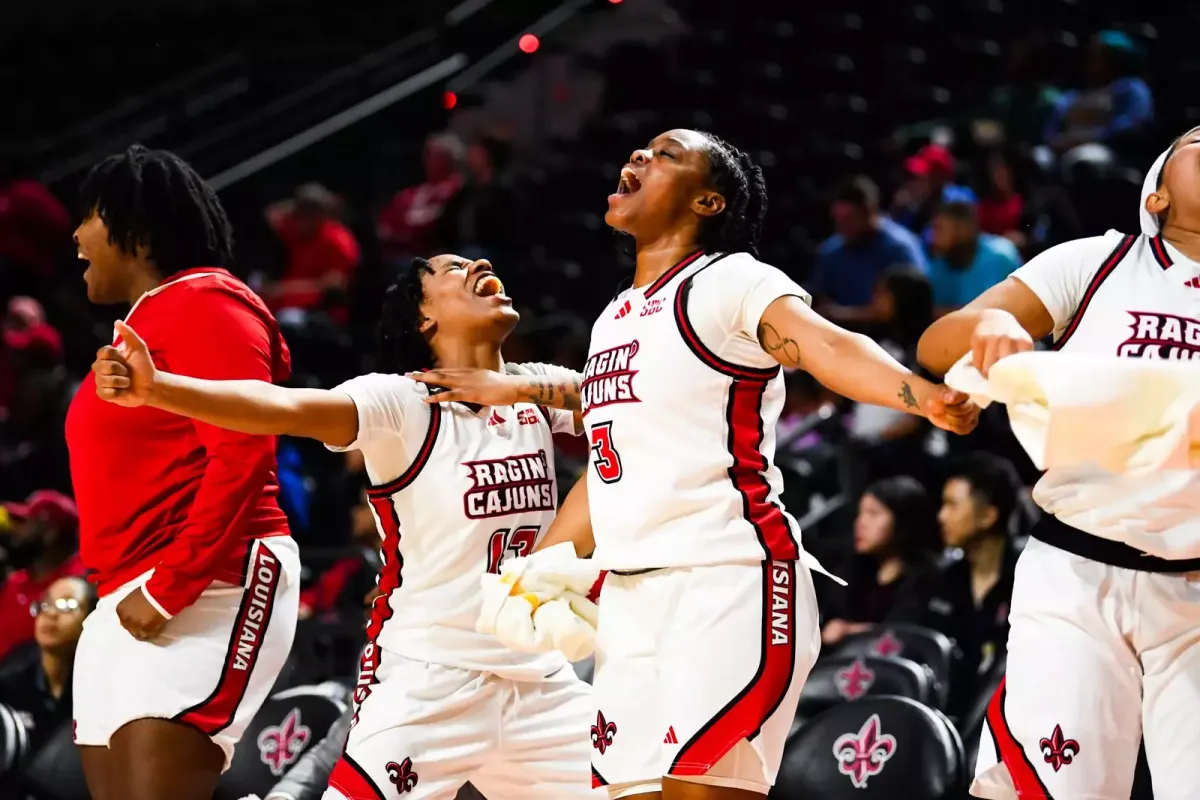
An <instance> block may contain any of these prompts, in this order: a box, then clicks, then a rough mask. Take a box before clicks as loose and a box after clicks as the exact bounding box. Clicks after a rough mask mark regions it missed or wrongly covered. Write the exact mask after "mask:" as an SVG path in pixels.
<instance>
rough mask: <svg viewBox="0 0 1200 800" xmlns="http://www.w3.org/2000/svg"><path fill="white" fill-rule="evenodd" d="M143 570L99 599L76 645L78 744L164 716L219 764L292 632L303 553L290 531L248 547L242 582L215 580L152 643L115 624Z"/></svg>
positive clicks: (103, 743) (273, 674)
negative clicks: (213, 749)
mask: <svg viewBox="0 0 1200 800" xmlns="http://www.w3.org/2000/svg"><path fill="white" fill-rule="evenodd" d="M150 574H151V573H146V574H145V575H142V576H140V577H138V578H136V579H134V580H132V581H130V582H129V583H127V584H125V585H124V586H122V587H121V588H120V589H117V590H116V591H114V592H112V593H111V594H108V595H105V596H104V597H102V598H101V599H100V602H99V604H98V605H97V606H96V610H95V611H93V612H92V613H91V614H90V615H88V617H87V619H86V620H84V623H83V635H82V636H81V637H80V639H79V647H78V649H77V650H76V651H75V668H74V671H73V678H72V680H73V693H74V705H75V709H74V711H75V742H76V743H77V744H79V745H94V746H99V747H107V746H108V743H109V738H110V737H111V736H112V735H113V734H114V733H116V732H117V730H118V729H120V728H121V727H122V726H124V725H125V724H126V723H128V722H132V721H134V720H137V719H147V718H152V719H171V720H176V721H178V722H180V723H183V724H186V725H190V726H191V727H193V728H196V729H197V730H199V731H201V732H202V733H205V734H207V735H208V736H209V737H211V738H212V740H213V742H215V743H216V744H217V745H218V746H220V748H221V749H222V750H224V751H225V767H226V768H228V767H229V762H230V760H231V759H232V758H233V748H234V745H236V744H237V742H238V739H240V738H241V736H242V732H243V731H244V730H245V729H246V726H247V725H248V724H249V723H250V720H251V719H252V718H253V717H254V715H255V714H256V713H258V709H259V707H260V706H261V705H262V704H263V702H264V701H265V700H266V699H267V695H268V694H269V693H270V691H271V687H272V686H274V684H275V679H276V678H277V677H278V676H279V671H280V669H282V667H283V664H284V662H285V661H286V659H287V656H288V652H289V651H290V650H291V648H292V639H293V638H294V636H295V633H296V615H297V612H298V610H299V606H300V555H299V550H298V549H297V547H296V542H295V541H294V540H293V539H292V538H291V537H288V536H278V537H273V538H270V539H263V540H259V541H257V542H255V543H254V544H253V545H252V546H251V550H250V557H249V559H248V561H247V567H246V579H245V582H244V584H243V585H242V586H234V585H231V584H225V583H214V584H213V585H212V586H210V587H209V588H208V589H206V590H205V591H204V593H203V594H201V595H200V597H199V599H197V600H196V602H195V603H193V604H192V605H190V606H188V607H187V608H185V609H184V610H183V611H181V612H179V614H177V615H176V616H175V617H173V618H172V619H171V620H170V621H169V622H167V625H166V627H165V628H164V629H163V633H162V635H161V636H159V637H158V638H157V639H155V640H154V641H152V642H142V641H138V640H137V639H135V638H133V637H132V636H131V635H130V634H129V632H128V631H126V630H125V629H124V628H122V627H121V622H120V620H119V619H118V618H117V611H116V609H117V604H118V603H119V602H121V599H122V598H124V597H125V596H126V595H128V594H129V593H130V592H132V591H133V590H134V589H137V588H139V587H140V586H141V585H142V584H143V583H145V582H146V581H147V580H148V579H149V577H150Z"/></svg>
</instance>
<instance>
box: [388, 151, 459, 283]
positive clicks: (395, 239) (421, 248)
mask: <svg viewBox="0 0 1200 800" xmlns="http://www.w3.org/2000/svg"><path fill="white" fill-rule="evenodd" d="M463 161H464V152H463V144H462V141H461V140H460V139H459V138H458V137H457V136H455V135H454V134H451V133H439V134H435V135H433V136H430V137H429V138H428V139H426V140H425V154H424V167H425V180H424V181H422V182H421V183H419V184H417V185H416V186H410V187H408V188H407V189H403V190H401V191H400V192H397V193H396V195H395V196H394V197H392V199H391V201H390V202H389V203H388V204H387V205H386V206H384V207H383V209H382V210H381V211H380V212H379V215H378V216H377V217H376V220H375V231H376V234H377V235H378V236H379V244H380V246H381V247H382V249H383V257H384V259H385V260H386V261H388V262H389V263H393V264H400V263H408V262H409V261H410V260H411V259H412V257H413V256H420V255H428V254H429V253H436V252H441V251H443V250H449V249H453V248H451V247H450V245H451V242H450V241H449V238H450V236H449V233H448V231H447V228H448V225H447V224H446V223H445V222H444V221H443V215H444V212H445V209H446V204H447V203H449V202H450V201H451V200H452V199H454V196H455V195H457V194H458V193H459V191H460V190H461V189H462V187H463V179H464V176H463V172H462V166H463Z"/></svg>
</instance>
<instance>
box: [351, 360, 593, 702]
mask: <svg viewBox="0 0 1200 800" xmlns="http://www.w3.org/2000/svg"><path fill="white" fill-rule="evenodd" d="M335 391H339V392H344V393H346V394H348V395H349V396H350V397H351V398H353V400H354V402H355V405H356V406H357V407H358V418H359V435H358V440H357V441H355V442H354V443H353V444H352V445H350V446H349V447H347V448H342V449H357V450H361V451H362V452H363V456H364V462H365V464H366V469H367V474H368V477H369V478H370V480H371V484H372V486H371V488H369V489H368V490H367V497H368V500H369V502H370V505H371V509H372V511H373V512H374V515H375V518H376V522H377V524H378V528H379V533H380V536H381V538H382V540H383V541H382V549H381V555H382V560H383V566H382V567H381V568H380V574H379V589H380V591H381V593H382V596H381V597H379V598H378V599H377V600H376V601H375V604H374V606H373V607H372V610H371V616H370V620H369V621H368V624H367V634H368V644H367V646H366V648H365V650H364V654H363V656H362V661H361V664H360V673H361V674H360V676H359V686H358V689H357V693H356V699H357V700H358V701H359V702H361V701H362V700H363V699H365V694H367V693H369V692H370V690H371V687H372V686H373V685H374V682H375V677H374V676H375V671H376V669H377V668H378V666H379V660H380V659H381V658H386V657H387V654H388V653H389V652H390V653H398V654H400V655H402V656H404V657H406V658H410V659H414V660H417V661H427V662H430V663H434V664H441V665H445V666H451V667H459V668H462V669H471V670H481V671H486V672H491V673H494V674H497V675H500V676H502V677H509V678H513V679H515V680H541V679H543V678H545V677H546V676H548V675H550V674H552V673H553V672H555V671H556V670H558V669H560V668H562V667H563V666H564V665H565V664H566V661H565V660H564V659H563V657H562V655H561V654H559V653H549V654H528V653H518V652H516V651H514V650H511V649H509V648H507V647H505V646H504V645H502V644H501V643H500V642H499V641H498V640H497V639H496V638H495V637H494V636H490V635H485V634H481V633H478V632H476V630H475V624H476V621H477V619H478V617H479V611H480V606H481V596H480V591H481V590H480V581H479V577H480V575H481V574H482V573H484V572H497V571H499V568H500V564H501V563H502V562H503V560H504V559H506V558H509V557H515V556H523V555H528V554H529V553H530V552H531V551H532V550H533V547H534V545H535V544H536V543H537V542H538V541H539V540H540V539H541V537H542V535H543V534H544V533H545V532H546V529H547V528H548V527H549V525H550V522H551V520H553V518H554V512H555V507H556V505H557V500H558V489H557V485H556V481H555V473H554V445H553V441H552V437H553V433H554V432H567V433H574V432H575V430H574V427H575V423H574V417H573V415H572V414H571V413H570V412H565V411H559V410H553V409H543V408H541V407H539V406H533V405H518V406H514V407H512V408H478V407H471V406H467V405H464V404H461V403H448V404H444V405H436V404H434V405H428V404H426V403H425V402H424V399H425V397H427V396H428V390H427V389H426V387H425V386H424V385H423V384H420V383H417V382H415V381H412V380H410V379H409V378H405V377H403V376H399V375H365V376H363V377H360V378H355V379H353V380H351V381H348V382H346V383H344V384H342V385H341V386H339V387H338V388H337V389H335Z"/></svg>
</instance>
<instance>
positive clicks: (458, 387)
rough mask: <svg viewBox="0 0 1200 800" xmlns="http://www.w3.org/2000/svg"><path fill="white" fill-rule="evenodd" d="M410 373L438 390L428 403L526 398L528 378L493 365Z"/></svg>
mask: <svg viewBox="0 0 1200 800" xmlns="http://www.w3.org/2000/svg"><path fill="white" fill-rule="evenodd" d="M408 377H410V378H412V379H413V380H414V381H417V382H419V383H424V384H426V385H428V386H429V387H430V388H431V389H432V388H438V389H442V390H443V391H439V392H437V393H436V394H431V395H430V396H429V397H428V398H426V400H425V402H426V403H455V402H458V403H476V404H478V405H481V406H511V405H514V404H515V403H520V402H522V398H521V387H522V386H524V385H526V384H527V383H528V379H527V378H525V377H523V376H519V375H505V374H503V373H499V372H495V371H493V370H490V369H459V368H454V369H431V370H428V371H426V372H410V373H409V374H408Z"/></svg>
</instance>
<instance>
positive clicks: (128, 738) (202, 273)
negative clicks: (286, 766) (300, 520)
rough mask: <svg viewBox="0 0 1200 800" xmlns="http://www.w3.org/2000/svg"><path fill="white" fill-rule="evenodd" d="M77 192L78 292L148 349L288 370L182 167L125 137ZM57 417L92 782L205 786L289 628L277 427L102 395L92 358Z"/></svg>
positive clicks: (199, 191)
mask: <svg viewBox="0 0 1200 800" xmlns="http://www.w3.org/2000/svg"><path fill="white" fill-rule="evenodd" d="M82 208H83V209H84V215H85V218H84V221H83V223H82V224H81V225H80V226H79V228H78V229H77V230H76V231H75V241H76V243H77V245H78V249H79V257H80V258H81V259H83V260H85V261H86V262H87V263H88V266H87V269H86V271H85V272H84V273H83V279H84V281H85V283H86V284H87V294H88V298H89V299H90V300H91V301H92V302H94V303H102V304H116V303H130V304H132V306H133V307H132V309H131V310H130V312H129V315H128V316H127V317H126V319H127V320H129V321H131V322H133V323H135V324H136V325H137V326H138V329H139V331H140V332H141V335H142V336H143V337H144V339H145V341H146V342H148V343H149V347H150V348H151V350H152V351H153V352H154V355H155V358H156V359H159V360H161V361H162V362H163V363H165V364H170V365H171V368H172V369H173V370H175V371H177V372H181V373H184V374H187V375H192V376H197V377H205V378H217V379H232V378H239V379H247V380H257V381H267V382H276V383H278V382H280V381H282V380H283V379H285V378H286V377H287V375H288V372H289V369H290V356H289V353H288V348H287V345H286V344H285V343H284V341H283V338H282V336H281V335H280V333H279V327H278V325H277V324H276V321H275V319H274V318H273V317H272V316H271V313H270V312H269V311H268V310H267V307H266V305H265V304H264V303H263V302H262V300H260V299H259V298H258V297H257V296H256V295H255V294H254V293H253V292H252V291H250V289H249V288H248V287H247V286H246V285H245V284H244V283H242V282H241V281H240V280H238V279H237V278H235V277H233V276H232V275H231V274H230V273H229V272H228V271H226V270H225V269H223V268H222V265H223V264H225V263H227V262H228V261H229V259H230V257H231V251H232V245H233V239H232V232H231V230H230V225H229V220H228V219H227V217H226V215H225V212H224V210H223V209H222V207H221V203H220V201H219V200H218V199H217V196H216V194H215V193H214V192H213V190H212V189H211V188H210V187H208V186H207V185H206V184H205V183H204V182H203V180H201V178H200V177H199V176H198V175H197V174H196V173H195V171H193V170H192V168H191V167H190V166H188V165H187V164H185V163H184V162H183V161H181V160H180V159H179V158H178V157H177V156H175V155H173V154H171V153H167V152H164V151H150V150H147V149H146V148H144V147H141V146H139V145H135V146H134V147H131V148H130V149H129V150H127V151H126V152H125V153H123V154H121V155H115V156H111V157H109V158H108V159H106V160H105V161H103V162H101V163H100V164H99V165H97V166H96V167H95V168H94V169H93V170H92V172H91V174H90V175H89V177H88V179H87V180H86V181H85V183H84V186H83V189H82ZM114 344H120V339H119V337H118V338H117V339H116V341H115V342H114ZM66 434H67V444H68V447H69V450H70V456H71V477H72V481H73V483H74V487H75V499H76V502H77V503H78V504H79V515H80V530H79V537H80V555H81V556H82V558H83V562H84V564H86V565H87V567H88V568H89V569H91V570H93V571H94V574H93V575H92V580H93V582H94V583H95V584H96V585H97V588H98V593H99V595H100V601H99V603H98V605H97V608H96V610H95V612H94V613H93V616H92V617H91V618H90V619H89V620H88V626H87V629H86V630H85V631H84V633H83V638H82V639H81V640H80V643H79V650H78V653H77V655H76V670H75V674H74V703H75V736H76V742H77V744H78V745H79V746H80V747H79V750H80V753H81V756H82V759H83V766H84V772H85V773H86V776H87V781H88V787H89V790H90V792H91V794H92V797H93V798H95V800H118V798H120V799H121V800H130V799H132V800H167V799H168V798H170V800H192V799H193V798H194V799H195V800H209V798H211V797H212V794H213V791H214V789H215V787H216V785H217V780H218V778H219V776H220V774H221V772H222V771H223V770H224V769H225V768H227V767H228V764H229V760H230V758H231V757H232V754H233V747H234V745H235V744H236V743H237V740H238V738H239V737H240V736H241V733H242V731H243V730H244V729H245V727H246V725H247V724H248V723H249V722H250V720H251V718H252V717H253V716H254V714H255V713H256V712H257V710H258V708H259V706H260V705H261V704H262V702H263V701H264V700H265V699H266V697H267V694H268V693H269V691H270V689H271V686H272V685H273V684H274V682H275V679H276V678H277V676H278V673H279V671H280V670H281V668H282V666H283V664H284V661H285V659H286V657H287V655H288V651H289V650H290V648H291V645H292V639H293V636H294V634H295V627H296V617H297V612H298V606H299V590H300V586H299V581H300V579H299V573H300V564H299V554H298V550H297V548H296V544H295V542H294V541H293V540H292V538H291V536H290V535H289V532H288V526H287V520H286V518H285V517H284V514H283V512H282V511H281V510H280V508H279V504H278V503H277V501H276V496H277V495H278V492H279V486H278V483H277V481H276V478H275V474H274V467H275V440H274V439H273V438H272V437H265V436H247V435H242V434H237V433H231V432H229V431H225V430H221V429H218V428H216V427H213V426H210V425H204V424H200V423H196V422H193V421H192V420H190V419H186V418H184V417H179V416H175V415H173V414H168V413H164V412H161V411H158V410H155V409H151V408H121V407H119V406H115V405H112V404H110V403H105V402H103V401H102V400H100V399H99V398H98V397H97V396H96V390H95V385H94V383H93V378H92V376H91V375H88V377H87V378H86V379H85V380H84V382H83V384H82V385H81V386H80V389H79V391H78V392H77V393H76V395H75V398H74V400H73V401H72V403H71V407H70V410H69V412H68V414H67V423H66Z"/></svg>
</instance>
